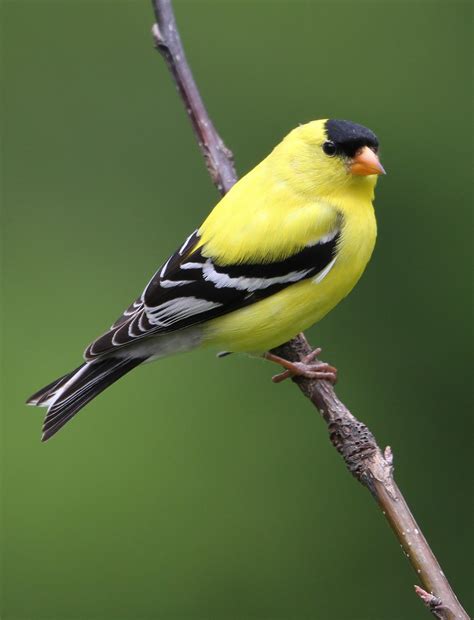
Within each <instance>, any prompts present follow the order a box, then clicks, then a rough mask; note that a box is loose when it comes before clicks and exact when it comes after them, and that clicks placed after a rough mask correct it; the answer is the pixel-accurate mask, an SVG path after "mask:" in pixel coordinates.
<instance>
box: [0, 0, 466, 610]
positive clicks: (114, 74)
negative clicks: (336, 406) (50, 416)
mask: <svg viewBox="0 0 474 620" xmlns="http://www.w3.org/2000/svg"><path fill="white" fill-rule="evenodd" d="M176 12H177V18H178V22H179V26H180V28H181V33H182V37H183V40H184V42H185V47H186V50H187V54H188V57H189V60H190V62H191V64H192V67H193V69H194V72H195V76H196V78H197V81H198V83H199V86H200V88H201V90H202V94H203V96H204V98H205V101H206V102H207V104H208V107H209V110H210V112H211V114H212V117H213V119H214V121H215V124H216V126H217V127H218V128H219V130H220V131H221V133H222V136H223V137H224V139H225V140H226V142H227V144H228V145H229V146H230V147H231V148H232V149H233V151H234V153H235V157H236V163H237V167H238V170H239V172H241V173H242V172H244V171H246V170H248V169H249V168H251V167H252V166H253V165H254V164H256V163H257V162H258V161H259V160H260V159H261V158H262V157H263V156H265V155H266V154H267V153H268V151H269V150H270V149H271V148H272V147H273V145H274V144H275V143H277V142H278V141H279V140H280V139H281V138H282V136H283V135H284V134H285V133H286V132H287V131H288V130H290V129H291V128H292V127H294V126H295V125H297V124H298V123H301V122H305V121H308V120H311V119H314V118H319V117H331V116H332V117H336V118H349V119H352V120H356V121H359V122H361V123H364V124H366V125H368V126H369V127H371V128H372V129H374V130H375V131H376V132H377V133H378V135H379V138H380V140H381V143H382V157H383V163H384V165H385V166H386V168H387V170H388V175H387V176H386V177H385V178H383V179H382V180H381V182H380V183H379V187H378V190H377V200H376V208H377V214H378V221H379V238H378V244H377V248H376V252H375V255H374V257H373V260H372V262H371V264H370V265H369V268H368V270H367V272H366V274H365V276H364V277H363V279H362V281H361V282H360V284H359V285H358V287H357V288H356V290H355V291H354V292H353V294H352V295H351V296H350V297H349V298H348V299H347V300H346V301H345V302H344V303H342V304H341V305H340V306H339V307H338V308H337V309H336V310H335V311H334V312H333V313H332V314H331V315H330V316H328V317H327V318H326V319H325V320H324V321H323V322H322V323H321V324H320V325H319V326H317V327H316V328H313V329H312V330H311V331H310V332H309V337H310V339H311V341H312V343H313V344H314V345H320V346H322V347H323V349H324V358H325V359H327V360H329V361H331V362H332V363H334V364H336V365H337V366H338V367H339V370H340V383H339V386H338V393H339V394H340V396H341V397H342V399H343V400H344V401H345V402H346V403H347V404H348V405H349V406H350V407H351V408H352V409H353V411H354V413H356V414H357V415H358V416H359V417H360V418H361V419H363V420H364V421H365V422H366V423H368V425H369V426H370V428H371V429H372V430H373V431H374V433H375V434H376V436H377V438H378V440H379V442H380V444H381V445H385V444H388V443H389V444H390V445H391V446H392V447H393V450H394V453H395V459H396V475H397V480H398V482H399V484H400V486H401V488H402V489H403V491H404V492H405V493H406V497H407V499H408V501H409V503H410V505H411V507H412V509H413V511H414V513H415V515H416V517H417V518H418V519H419V522H420V524H421V525H422V527H423V529H424V531H425V534H426V536H427V538H428V539H429V541H431V543H432V546H433V548H434V550H435V552H436V553H437V554H438V557H439V559H440V561H441V564H442V566H443V569H444V570H445V572H446V574H447V575H448V576H449V578H450V580H451V582H452V585H453V586H454V588H455V589H456V591H457V592H458V594H459V596H460V598H461V600H462V601H463V602H464V603H465V604H467V605H468V606H469V604H470V600H469V598H470V596H471V593H470V589H469V585H470V574H469V570H470V555H471V554H470V551H472V533H471V529H470V527H471V525H470V523H471V520H472V517H473V514H472V504H471V502H470V490H469V479H470V474H471V470H472V459H471V454H470V450H471V447H472V444H471V436H470V432H471V431H472V426H471V415H472V401H471V394H472V371H471V368H470V362H471V361H472V360H471V357H470V346H471V336H472V333H471V288H470V281H471V280H470V277H471V252H472V250H471V232H470V227H471V224H472V221H471V206H470V198H471V187H472V181H471V178H470V174H469V173H470V170H469V169H470V156H471V150H472V144H471V140H470V127H471V125H470V100H469V94H470V92H469V62H470V61H469V51H470V43H469V37H470V28H471V26H470V18H471V16H470V8H469V5H468V3H463V2H453V1H451V0H449V1H446V2H430V1H424V2H421V1H420V2H410V3H408V2H367V1H365V2H357V3H356V2H350V3H346V2H319V1H313V2H297V1H295V0H292V1H287V2H271V1H266V2H265V1H260V2H258V1H254V2H244V1H241V2H235V1H234V2H232V1H230V2H223V1H221V2H218V1H204V0H194V1H193V2H185V1H176ZM152 23H153V16H152V11H151V7H150V4H149V2H147V1H143V2H142V1H139V0H134V1H128V2H126V1H120V0H117V1H114V2H111V1H106V0H94V1H86V0H84V1H79V0H71V1H65V0H64V1H62V2H61V1H54V2H53V1H44V0H36V1H23V0H15V1H12V0H10V1H8V0H6V1H5V0H4V1H3V3H2V24H3V32H2V39H3V72H2V97H3V99H2V109H1V117H2V120H1V122H2V141H3V152H2V155H3V164H2V165H3V196H2V202H3V220H2V237H3V251H4V273H3V278H2V285H3V293H2V300H3V330H4V331H3V346H4V351H3V370H2V392H1V398H2V409H3V434H2V452H1V469H2V476H3V486H2V492H1V500H2V510H3V521H2V528H1V534H2V546H1V556H2V562H3V574H2V599H1V617H2V618H3V619H4V620H26V619H29V620H37V619H40V618H41V619H44V620H69V619H73V618H74V619H79V618H80V619H83V620H105V619H108V618H113V619H124V620H125V619H126V620H138V619H143V620H145V619H147V620H148V619H159V620H161V619H165V620H166V619H177V618H183V619H188V620H198V619H199V620H207V619H209V620H211V619H216V620H231V619H233V620H244V619H253V620H257V619H258V620H264V619H265V620H270V619H271V620H273V619H275V620H303V619H305V620H306V619H313V618H330V619H331V620H357V619H360V620H370V619H373V620H381V619H382V620H395V619H397V620H399V619H400V620H401V619H403V620H410V619H415V618H422V617H427V614H426V612H425V611H424V610H423V608H422V606H421V603H420V602H419V601H418V600H417V599H416V597H415V596H414V594H413V584H414V583H416V575H415V574H414V573H413V572H412V570H411V568H410V566H409V565H408V563H407V561H406V559H405V558H404V557H403V554H402V552H401V550H400V548H399V545H398V544H397V542H396V540H395V538H394V537H393V535H392V533H391V532H390V530H389V528H388V526H387V524H386V523H385V521H384V519H383V517H382V515H381V514H380V513H379V511H378V509H377V508H376V506H375V504H374V502H373V501H372V499H371V497H370V496H369V494H368V493H367V491H366V490H365V489H363V488H362V487H361V486H359V485H358V484H357V483H356V482H355V481H354V480H353V479H352V478H351V477H350V475H348V473H347V471H346V470H345V468H344V465H343V463H342V462H341V460H340V458H339V456H338V455H337V454H336V452H335V450H334V449H333V448H332V447H331V446H330V444H329V442H328V439H327V431H326V428H325V425H324V424H323V423H322V421H321V420H320V418H319V416H318V414H317V412H316V411H315V410H314V409H312V407H311V406H310V405H309V403H307V402H306V401H305V400H304V399H303V397H302V396H301V394H300V392H299V391H298V390H297V389H296V388H295V387H294V386H292V385H291V384H290V383H287V384H282V385H279V386H275V385H273V384H272V383H271V381H270V376H271V375H272V374H273V372H274V371H275V369H274V368H273V367H271V366H270V365H269V364H268V363H266V362H263V361H260V360H251V359H248V358H246V357H243V356H242V357H238V356H231V357H229V358H226V359H225V360H217V359H216V358H215V357H214V355H213V354H212V353H211V352H195V353H192V354H188V355H186V356H182V357H176V358H174V359H169V360H167V361H164V362H162V363H159V364H155V365H149V366H147V367H144V368H142V369H140V370H139V371H136V372H133V373H131V374H130V375H128V376H127V377H125V378H124V379H123V380H121V381H120V382H119V383H117V384H116V385H115V386H113V388H112V389H110V390H107V392H105V393H104V394H103V395H101V396H100V397H99V398H98V399H97V400H95V401H94V402H93V403H91V404H90V405H89V406H88V407H87V409H85V410H84V411H83V412H82V413H81V414H80V415H79V416H78V417H77V418H75V419H74V421H73V422H72V423H70V424H68V425H67V427H66V428H65V429H64V430H62V431H61V433H60V434H59V435H58V436H56V437H55V438H54V440H52V441H51V442H48V443H47V444H41V443H40V441H39V439H40V427H41V423H42V417H43V413H44V410H38V409H27V408H26V407H25V406H24V405H23V402H24V400H25V398H26V397H27V396H29V394H30V393H31V392H33V391H34V390H36V389H38V388H39V387H41V386H42V385H44V384H45V383H48V382H50V381H51V380H52V379H54V378H55V377H57V376H59V375H61V374H63V373H64V372H65V371H67V370H69V369H71V368H73V367H75V366H76V365H77V364H78V362H79V361H80V356H81V352H82V350H83V349H84V347H85V345H86V344H87V343H88V342H89V341H90V340H91V339H92V338H93V337H95V336H96V335H98V334H99V333H100V332H101V331H102V330H103V329H105V328H106V327H107V326H108V325H109V324H110V323H111V321H112V320H113V319H115V318H116V316H117V315H118V314H119V312H120V311H121V310H122V309H123V308H124V307H125V306H126V305H127V304H128V303H129V302H130V301H131V300H132V299H134V297H135V296H136V294H137V293H139V292H140V291H141V289H142V287H143V286H144V285H145V284H146V282H147V280H148V278H149V277H150V276H151V274H152V273H153V271H154V270H155V268H156V267H158V266H159V265H160V263H161V261H163V260H164V259H165V258H166V257H167V255H168V254H169V253H170V252H172V251H173V250H174V249H175V248H176V247H177V246H178V245H179V244H180V243H181V242H182V240H183V238H185V236H186V235H187V234H189V232H190V231H191V230H193V228H194V227H195V226H196V225H197V224H199V223H200V221H201V220H202V219H203V217H204V216H205V215H206V213H207V212H208V211H209V210H210V208H211V207H212V206H213V204H214V203H215V202H216V200H217V194H216V191H215V189H214V188H213V186H212V184H211V182H210V180H209V178H208V175H207V172H206V170H205V168H204V166H203V162H202V160H201V156H200V154H199V152H198V149H197V147H196V144H195V141H194V137H193V134H192V132H191V129H190V127H189V124H188V120H187V118H186V115H185V113H184V112H183V109H182V107H181V103H180V101H179V100H178V97H177V94H176V91H175V88H174V85H173V84H172V82H171V80H170V77H169V75H168V73H167V70H166V68H165V66H164V64H163V61H162V59H161V57H160V56H159V55H158V54H157V53H156V52H155V51H154V50H153V47H152V41H151V37H150V27H151V25H152ZM471 609H472V608H471Z"/></svg>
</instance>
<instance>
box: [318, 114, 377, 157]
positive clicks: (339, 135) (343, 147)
mask: <svg viewBox="0 0 474 620" xmlns="http://www.w3.org/2000/svg"><path fill="white" fill-rule="evenodd" d="M326 135H327V137H328V140H331V142H334V144H335V145H336V147H337V150H338V152H339V153H344V155H347V156H348V157H353V156H354V155H355V154H356V152H357V151H358V149H360V148H361V147H363V146H369V147H371V148H375V149H377V148H378V145H379V141H378V140H377V136H376V135H375V134H374V132H373V131H371V130H370V129H367V127H364V126H363V125H358V124H357V123H352V122H351V121H342V120H336V119H329V120H328V121H326Z"/></svg>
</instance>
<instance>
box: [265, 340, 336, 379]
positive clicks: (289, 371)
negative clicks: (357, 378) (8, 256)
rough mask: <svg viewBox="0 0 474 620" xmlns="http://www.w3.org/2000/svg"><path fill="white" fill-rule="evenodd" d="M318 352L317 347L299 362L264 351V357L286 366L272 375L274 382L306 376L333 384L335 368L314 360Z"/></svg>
mask: <svg viewBox="0 0 474 620" xmlns="http://www.w3.org/2000/svg"><path fill="white" fill-rule="evenodd" d="M320 353H321V349H320V348H317V349H315V350H314V351H312V352H311V353H310V354H309V355H306V357H304V358H303V359H302V360H301V362H290V361H289V360H285V359H283V358H282V357H279V356H278V355H275V354H274V353H270V352H268V353H265V355H264V358H265V359H267V360H270V361H271V362H275V363H276V364H280V366H283V368H286V370H284V371H283V372H281V373H279V374H278V375H275V376H274V377H272V381H273V382H274V383H281V381H284V380H285V379H289V378H290V377H306V378H307V379H324V380H326V381H329V382H330V383H332V384H333V385H334V383H336V381H337V368H334V366H331V365H330V364H326V363H325V362H319V361H318V360H315V358H316V357H317V356H318V355H319V354H320Z"/></svg>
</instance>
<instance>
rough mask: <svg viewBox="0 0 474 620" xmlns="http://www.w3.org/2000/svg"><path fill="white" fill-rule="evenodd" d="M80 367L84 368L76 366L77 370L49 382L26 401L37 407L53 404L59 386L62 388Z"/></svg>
mask: <svg viewBox="0 0 474 620" xmlns="http://www.w3.org/2000/svg"><path fill="white" fill-rule="evenodd" d="M80 368H82V366H79V368H76V370H73V371H72V372H68V373H67V374H65V375H63V376H62V377H59V379H56V380H55V381H52V382H51V383H48V385H45V386H44V387H43V388H41V390H38V391H37V392H35V393H34V394H33V395H32V396H30V397H29V399H28V400H27V401H26V404H27V405H34V406H36V407H47V406H48V404H51V402H52V400H53V399H54V396H55V395H56V394H57V392H58V390H59V388H61V387H62V386H63V385H64V384H65V383H66V381H67V380H68V379H69V378H70V377H72V375H73V374H75V373H76V372H77V371H78V370H79V369H80ZM48 401H49V402H48Z"/></svg>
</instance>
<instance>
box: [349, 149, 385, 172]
mask: <svg viewBox="0 0 474 620" xmlns="http://www.w3.org/2000/svg"><path fill="white" fill-rule="evenodd" d="M350 171H351V172H352V174H356V175H358V176H366V175H369V174H385V170H384V169H383V166H382V164H381V163H380V161H379V158H378V157H377V155H376V154H375V153H374V152H373V150H372V149H369V147H368V146H364V147H363V148H361V149H360V150H359V151H357V153H356V154H355V156H354V157H353V159H352V163H351V165H350Z"/></svg>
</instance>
